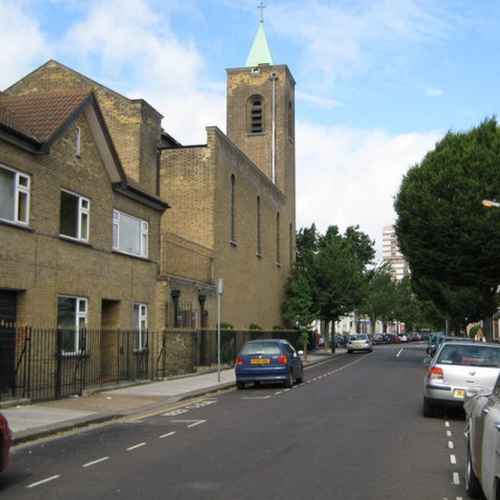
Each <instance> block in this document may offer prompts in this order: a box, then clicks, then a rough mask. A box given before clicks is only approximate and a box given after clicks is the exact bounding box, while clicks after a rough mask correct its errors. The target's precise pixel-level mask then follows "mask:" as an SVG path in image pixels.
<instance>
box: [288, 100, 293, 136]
mask: <svg viewBox="0 0 500 500" xmlns="http://www.w3.org/2000/svg"><path fill="white" fill-rule="evenodd" d="M293 134H294V127H293V106H292V101H288V137H289V138H290V139H291V140H292V141H293Z"/></svg>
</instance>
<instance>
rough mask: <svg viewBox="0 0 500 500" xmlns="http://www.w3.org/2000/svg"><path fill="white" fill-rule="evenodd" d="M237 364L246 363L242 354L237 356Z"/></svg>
mask: <svg viewBox="0 0 500 500" xmlns="http://www.w3.org/2000/svg"><path fill="white" fill-rule="evenodd" d="M236 364H237V365H244V364H245V360H244V359H243V358H242V357H241V356H237V357H236Z"/></svg>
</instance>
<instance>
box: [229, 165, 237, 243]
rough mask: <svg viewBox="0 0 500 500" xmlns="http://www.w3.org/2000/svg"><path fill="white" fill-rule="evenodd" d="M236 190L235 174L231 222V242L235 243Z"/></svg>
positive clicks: (232, 186) (232, 176)
mask: <svg viewBox="0 0 500 500" xmlns="http://www.w3.org/2000/svg"><path fill="white" fill-rule="evenodd" d="M235 188H236V178H235V177H234V174H233V175H231V201H230V203H231V207H230V210H231V220H230V229H231V234H230V237H231V242H232V243H234V242H235V241H236V227H235V226H236V219H235V202H236V199H235V198H236V194H235Z"/></svg>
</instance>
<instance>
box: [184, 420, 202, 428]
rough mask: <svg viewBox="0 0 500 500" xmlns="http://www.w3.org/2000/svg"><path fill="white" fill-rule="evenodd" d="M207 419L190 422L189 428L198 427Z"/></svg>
mask: <svg viewBox="0 0 500 500" xmlns="http://www.w3.org/2000/svg"><path fill="white" fill-rule="evenodd" d="M205 422H206V420H198V421H197V422H193V423H192V424H189V425H188V426H187V427H188V429H191V427H196V426H197V425H201V424H204V423H205Z"/></svg>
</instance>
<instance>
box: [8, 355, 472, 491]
mask: <svg viewBox="0 0 500 500" xmlns="http://www.w3.org/2000/svg"><path fill="white" fill-rule="evenodd" d="M423 357H424V351H423V347H421V348H419V347H416V346H405V347H402V346H398V347H396V346H394V347H393V346H380V347H377V348H376V350H375V352H374V353H373V354H355V355H348V354H344V355H339V356H337V357H336V358H335V359H333V360H332V361H329V362H327V363H325V364H323V365H320V366H317V367H314V368H312V369H310V370H308V371H307V372H306V377H305V383H303V384H301V385H299V386H296V387H295V388H293V389H291V390H284V389H283V388H282V387H279V386H267V387H262V388H250V389H247V390H245V391H231V392H226V393H222V394H218V395H215V396H211V397H207V398H205V399H204V400H199V401H197V402H195V403H191V404H190V405H188V407H186V408H183V409H179V410H176V411H173V412H172V411H170V412H167V413H166V414H160V415H154V416H145V417H143V418H137V419H135V420H130V421H128V422H124V423H116V424H113V425H108V426H104V427H101V428H95V429H92V430H88V431H86V432H79V433H76V434H74V435H69V436H63V437H61V438H58V439H53V440H50V441H48V442H44V443H35V444H32V445H26V446H24V447H19V448H18V449H16V450H15V451H14V455H13V464H12V466H11V467H10V469H9V470H8V471H7V472H6V473H4V474H3V475H0V498H8V499H9V500H14V499H21V498H22V499H44V500H48V499H50V500H56V499H61V500H62V499H64V500H66V499H72V500H79V499H90V498H92V499H115V498H121V499H126V500H128V499H147V500H149V499H162V500H164V499H167V498H168V499H181V500H184V499H186V500H197V499H204V500H206V499H214V500H236V499H242V500H247V499H248V500H250V499H252V500H253V499H257V498H259V499H273V500H278V499H287V500H290V499H297V500H299V499H300V500H305V499H314V500H315V499H318V500H320V499H321V500H323V499H338V500H355V499H356V500H357V499H359V500H371V499H374V500H375V499H376V500H382V499H383V500H386V499H394V500H396V499H397V500H401V499H404V500H427V499H429V500H443V499H447V500H456V499H457V498H464V499H465V498H467V496H466V494H465V492H464V490H463V460H464V445H463V428H464V421H463V417H462V416H461V415H460V414H455V415H445V416H444V417H443V418H436V419H424V418H423V417H422V416H421V398H422V396H421V393H422V378H423V373H424V367H423V363H422V361H423ZM454 462H456V463H454ZM456 483H459V484H456Z"/></svg>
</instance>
